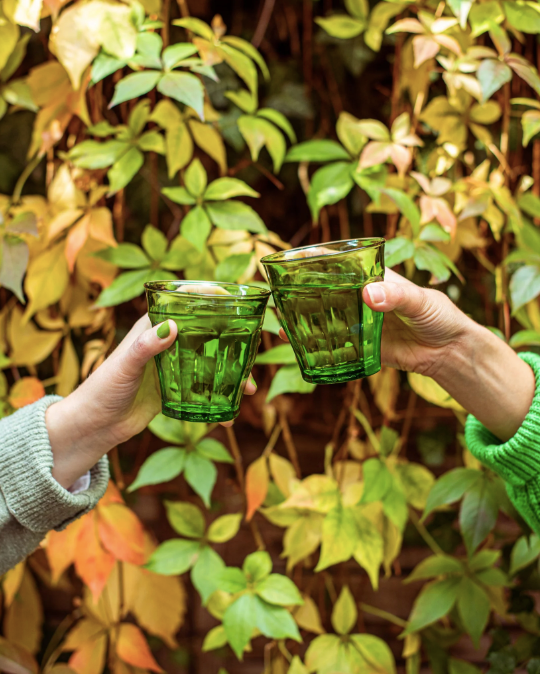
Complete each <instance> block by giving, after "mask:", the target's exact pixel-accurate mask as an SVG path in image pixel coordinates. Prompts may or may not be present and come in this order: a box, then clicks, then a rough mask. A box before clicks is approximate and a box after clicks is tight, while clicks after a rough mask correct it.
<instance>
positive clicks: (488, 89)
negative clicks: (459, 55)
mask: <svg viewBox="0 0 540 674" xmlns="http://www.w3.org/2000/svg"><path fill="white" fill-rule="evenodd" d="M538 16H539V17H540V14H539V15H538ZM476 77H477V78H478V81H479V82H480V88H481V89H482V100H483V101H487V100H488V98H491V97H492V96H493V94H494V93H495V92H496V91H499V89H500V88H501V87H502V86H503V85H504V84H506V83H507V82H510V80H511V79H512V71H511V70H510V68H509V67H508V66H507V65H506V63H503V62H502V61H498V60H496V59H484V60H483V61H482V62H481V63H480V65H479V66H478V70H477V71H476Z"/></svg>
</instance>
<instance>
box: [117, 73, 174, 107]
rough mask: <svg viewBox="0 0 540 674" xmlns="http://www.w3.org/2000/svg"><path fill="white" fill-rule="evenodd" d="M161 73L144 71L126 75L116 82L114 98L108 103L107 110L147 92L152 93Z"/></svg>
mask: <svg viewBox="0 0 540 674" xmlns="http://www.w3.org/2000/svg"><path fill="white" fill-rule="evenodd" d="M162 74H163V73H160V72H159V71H155V70H144V71H143V72H140V73H131V74H130V75H126V77H124V78H123V79H121V80H120V82H118V84H117V85H116V87H115V89H114V96H113V98H112V101H111V102H110V103H109V108H114V106H115V105H118V104H119V103H123V102H124V101H130V100H132V99H133V98H139V97H140V96H144V95H145V94H147V93H148V92H149V91H152V89H154V87H155V86H156V85H157V83H158V82H159V80H160V78H161V76H162Z"/></svg>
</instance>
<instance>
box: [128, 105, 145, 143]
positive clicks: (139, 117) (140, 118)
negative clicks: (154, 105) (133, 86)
mask: <svg viewBox="0 0 540 674" xmlns="http://www.w3.org/2000/svg"><path fill="white" fill-rule="evenodd" d="M149 117H150V100H149V99H148V98H145V99H143V100H142V101H139V102H138V103H137V105H136V106H135V107H134V108H133V110H132V111H131V112H130V114H129V119H128V127H129V129H130V131H131V133H132V134H133V135H134V136H138V135H139V134H140V133H141V132H142V130H143V129H144V127H145V125H146V122H147V121H148V118H149Z"/></svg>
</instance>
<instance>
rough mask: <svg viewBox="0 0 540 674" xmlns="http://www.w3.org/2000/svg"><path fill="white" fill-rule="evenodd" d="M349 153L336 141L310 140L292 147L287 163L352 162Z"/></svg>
mask: <svg viewBox="0 0 540 674" xmlns="http://www.w3.org/2000/svg"><path fill="white" fill-rule="evenodd" d="M350 158H351V157H350V156H349V153H348V152H347V150H345V148H344V147H342V146H341V145H340V144H339V143H337V142H336V141H335V140H326V139H321V140H308V141H306V142H305V143H299V144H298V145H295V146H294V147H292V148H291V149H290V150H289V151H288V152H287V156H286V157H285V161H286V162H292V161H314V162H325V161H339V160H345V161H347V160H350Z"/></svg>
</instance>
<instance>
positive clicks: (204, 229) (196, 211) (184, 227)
mask: <svg viewBox="0 0 540 674" xmlns="http://www.w3.org/2000/svg"><path fill="white" fill-rule="evenodd" d="M211 229H212V223H211V222H210V219H209V217H208V215H207V213H206V211H205V210H204V208H203V207H202V206H195V208H192V209H191V210H190V212H189V213H188V214H187V215H186V216H185V217H184V219H183V220H182V224H181V225H180V231H181V232H182V236H183V237H184V239H187V240H188V241H189V242H190V243H192V244H193V245H194V246H195V248H196V249H197V250H198V251H200V252H201V253H202V252H204V250H205V244H206V239H208V235H209V234H210V230H211Z"/></svg>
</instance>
